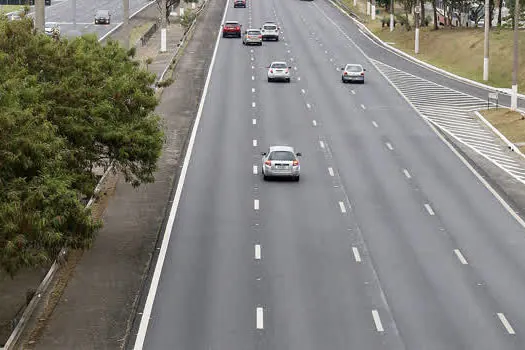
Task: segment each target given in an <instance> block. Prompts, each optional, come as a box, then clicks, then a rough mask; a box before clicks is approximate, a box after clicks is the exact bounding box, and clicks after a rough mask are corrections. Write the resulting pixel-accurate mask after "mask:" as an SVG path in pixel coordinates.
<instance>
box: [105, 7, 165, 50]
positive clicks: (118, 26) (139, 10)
mask: <svg viewBox="0 0 525 350" xmlns="http://www.w3.org/2000/svg"><path fill="white" fill-rule="evenodd" d="M156 3H157V2H156V1H151V2H150V3H148V4H146V5H144V6H142V7H141V8H140V9H138V10H137V11H135V12H133V13H132V14H131V16H129V18H130V19H131V18H133V17H135V16H136V15H138V14H139V13H141V12H142V11H144V10H145V9H147V8H148V7H150V6H152V5H153V4H156ZM122 24H123V23H122V22H121V23H119V24H117V25H116V26H115V28H113V29H111V30H110V31H109V32H107V33H106V34H104V35H102V36H101V37H100V39H98V41H99V42H102V41H104V40H106V38H107V37H108V36H110V35H111V34H113V33H114V32H115V31H116V30H117V29H119V28H120V27H122Z"/></svg>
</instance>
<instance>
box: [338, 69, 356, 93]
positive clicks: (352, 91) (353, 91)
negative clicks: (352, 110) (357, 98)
mask: <svg viewBox="0 0 525 350" xmlns="http://www.w3.org/2000/svg"><path fill="white" fill-rule="evenodd" d="M338 70H339V69H338ZM350 92H351V93H352V95H355V90H351V91H350Z"/></svg>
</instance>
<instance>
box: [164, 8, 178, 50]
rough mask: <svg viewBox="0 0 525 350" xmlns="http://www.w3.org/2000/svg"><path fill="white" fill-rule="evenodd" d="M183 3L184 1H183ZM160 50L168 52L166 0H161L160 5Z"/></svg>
mask: <svg viewBox="0 0 525 350" xmlns="http://www.w3.org/2000/svg"><path fill="white" fill-rule="evenodd" d="M181 5H182V1H181ZM160 25H161V27H160V52H166V51H167V48H166V34H167V33H166V32H167V23H166V0H162V1H161V5H160Z"/></svg>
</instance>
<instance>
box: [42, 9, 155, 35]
mask: <svg viewBox="0 0 525 350" xmlns="http://www.w3.org/2000/svg"><path fill="white" fill-rule="evenodd" d="M73 1H75V2H76V4H74V3H73ZM150 2H151V1H149V0H129V14H130V16H131V15H132V14H133V13H134V12H135V11H137V10H139V9H140V8H142V7H143V6H144V5H147V4H148V3H150ZM122 4H123V1H122V0H94V1H93V0H52V1H51V6H46V24H49V23H57V24H59V25H60V30H61V32H62V33H63V34H65V35H66V36H74V35H78V34H87V33H96V34H97V36H98V37H99V38H100V37H102V36H103V35H104V34H106V33H108V32H109V31H110V30H111V29H113V28H115V27H116V26H117V25H118V24H119V23H122V21H123V18H124V17H123V6H122ZM74 5H76V6H74ZM153 6H156V5H153ZM97 10H109V11H110V13H111V23H110V24H109V25H108V24H98V25H95V13H96V12H97ZM75 14H76V16H75ZM75 19H76V21H75ZM75 22H76V24H75Z"/></svg>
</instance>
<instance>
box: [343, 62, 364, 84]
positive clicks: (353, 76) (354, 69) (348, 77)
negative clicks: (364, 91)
mask: <svg viewBox="0 0 525 350" xmlns="http://www.w3.org/2000/svg"><path fill="white" fill-rule="evenodd" d="M341 70H342V71H343V74H342V75H341V81H342V82H343V83H348V82H353V81H356V82H361V83H363V84H364V83H365V71H366V69H364V68H363V66H361V65H360V64H347V65H346V67H343V68H341Z"/></svg>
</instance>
